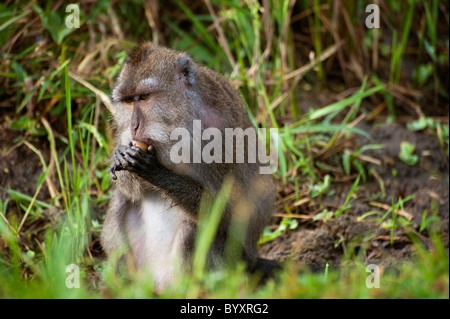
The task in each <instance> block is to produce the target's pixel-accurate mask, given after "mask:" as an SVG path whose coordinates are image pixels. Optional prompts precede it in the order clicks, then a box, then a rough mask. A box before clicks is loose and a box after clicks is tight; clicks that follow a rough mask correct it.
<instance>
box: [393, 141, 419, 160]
mask: <svg viewBox="0 0 450 319" xmlns="http://www.w3.org/2000/svg"><path fill="white" fill-rule="evenodd" d="M414 151H415V147H414V145H412V144H411V143H409V142H407V141H403V142H401V143H400V154H399V155H398V157H399V158H400V159H401V160H402V161H403V162H404V163H406V164H408V165H411V166H413V165H416V164H417V161H418V160H419V157H418V156H417V155H415V154H414Z"/></svg>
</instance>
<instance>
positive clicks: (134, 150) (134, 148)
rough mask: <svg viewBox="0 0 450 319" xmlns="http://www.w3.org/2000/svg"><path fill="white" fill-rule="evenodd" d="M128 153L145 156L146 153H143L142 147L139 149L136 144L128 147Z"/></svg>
mask: <svg viewBox="0 0 450 319" xmlns="http://www.w3.org/2000/svg"><path fill="white" fill-rule="evenodd" d="M128 153H130V154H131V155H133V156H136V155H138V154H139V155H140V156H141V157H145V156H146V154H147V153H145V152H144V151H143V150H142V149H140V148H139V147H137V146H132V147H130V148H129V149H128Z"/></svg>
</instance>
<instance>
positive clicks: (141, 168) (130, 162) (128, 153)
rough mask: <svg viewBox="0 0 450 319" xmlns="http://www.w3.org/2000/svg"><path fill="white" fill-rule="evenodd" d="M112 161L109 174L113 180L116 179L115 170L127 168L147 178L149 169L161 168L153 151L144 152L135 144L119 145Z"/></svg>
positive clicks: (149, 172)
mask: <svg viewBox="0 0 450 319" xmlns="http://www.w3.org/2000/svg"><path fill="white" fill-rule="evenodd" d="M113 161H114V163H113V165H112V167H111V169H110V170H109V174H110V175H111V178H112V179H114V180H116V179H117V176H116V174H115V172H116V171H120V170H127V171H129V172H131V173H135V174H137V175H139V176H141V177H143V178H145V179H149V175H150V174H151V171H154V170H155V169H158V168H162V166H161V164H160V163H159V162H158V160H157V159H156V156H155V154H154V153H152V152H151V153H146V152H144V151H143V150H142V149H140V148H139V147H137V146H124V145H123V146H119V147H118V148H116V150H115V151H114V155H113Z"/></svg>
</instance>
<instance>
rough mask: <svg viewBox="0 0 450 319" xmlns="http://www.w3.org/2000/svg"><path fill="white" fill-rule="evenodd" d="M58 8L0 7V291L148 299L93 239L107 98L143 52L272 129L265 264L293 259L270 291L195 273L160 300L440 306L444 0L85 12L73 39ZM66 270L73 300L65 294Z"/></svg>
mask: <svg viewBox="0 0 450 319" xmlns="http://www.w3.org/2000/svg"><path fill="white" fill-rule="evenodd" d="M371 3H375V4H377V5H379V8H380V28H379V29H369V28H367V27H366V25H365V21H366V18H367V16H368V15H369V14H370V13H367V12H365V9H366V6H367V5H368V4H371ZM68 4H69V2H66V1H6V2H2V3H1V4H0V59H1V65H0V296H2V297H10V298H11V297H12V298H23V297H32V298H36V297H50V298H54V297H63V298H65V297H147V296H149V295H151V287H150V286H149V284H148V282H150V281H149V280H141V279H142V278H132V279H129V280H131V283H130V282H129V281H127V280H124V279H123V278H119V277H117V276H116V274H115V272H114V271H113V270H112V268H111V267H110V266H109V265H107V264H106V263H105V260H104V259H105V258H104V255H103V253H102V251H101V247H100V244H99V234H100V232H101V225H102V222H103V219H104V212H105V208H106V205H107V203H108V200H109V198H110V196H111V187H110V182H109V175H108V174H107V170H108V168H109V167H108V156H109V153H110V151H111V150H112V148H113V143H112V133H111V131H110V130H109V128H108V121H109V118H110V115H109V112H108V110H107V108H106V107H105V106H107V105H108V101H109V99H108V95H109V94H110V88H111V87H112V85H113V83H114V79H115V78H116V76H117V75H118V72H119V70H120V67H121V65H122V63H123V62H124V59H125V57H126V53H127V52H128V51H129V50H131V49H132V48H133V47H134V46H135V45H136V44H137V43H138V42H139V41H143V40H153V41H156V42H158V43H160V44H163V45H166V46H169V47H171V48H174V49H178V50H184V51H187V52H188V53H189V54H190V55H191V56H192V57H193V58H194V59H196V60H197V61H199V62H201V63H203V64H205V65H206V66H208V67H211V68H213V69H214V70H216V71H217V72H219V73H222V74H224V75H225V76H227V77H228V78H229V79H230V80H231V81H232V83H233V85H235V87H236V88H237V89H238V90H239V91H240V93H241V94H242V96H243V98H244V99H245V102H246V104H247V106H248V111H249V115H250V116H251V118H252V120H253V121H254V123H255V125H257V126H261V127H277V128H279V129H280V135H279V136H278V140H279V143H280V150H279V158H280V163H279V170H278V172H277V173H276V174H275V178H276V181H277V185H278V209H277V212H276V214H275V216H274V218H273V220H272V224H271V225H270V226H269V227H268V228H267V229H266V231H265V233H264V235H263V236H262V238H261V249H260V252H261V255H263V256H265V257H267V258H271V259H277V260H279V261H286V269H285V271H284V277H283V280H282V281H281V283H279V286H274V285H270V284H269V285H268V286H266V287H264V288H255V287H253V286H250V287H249V285H248V284H247V285H246V284H245V283H243V281H242V274H236V273H235V272H233V273H232V274H230V273H227V274H226V275H225V274H223V273H219V274H217V273H214V274H203V273H202V271H201V270H202V268H201V266H199V268H198V273H199V274H200V275H199V276H194V279H192V278H191V280H188V279H186V280H184V281H183V284H180V285H179V286H178V287H177V288H173V289H172V290H170V291H169V292H167V293H166V294H163V295H162V296H163V297H186V296H187V297H222V298H230V297H266V298H267V297H270V298H271V297H284V298H292V297H313V298H317V297H318V298H320V297H356V298H367V297H402V298H405V297H406V298H407V297H445V298H448V285H449V279H448V223H449V222H448V211H449V203H448V189H449V173H448V156H449V126H448V122H449V118H448V116H449V95H448V94H449V93H448V92H449V36H448V28H449V13H448V12H449V4H448V1H437V0H430V1H418V0H410V1H406V0H405V1H385V0H376V1H375V0H374V1H373V2H372V1H343V0H338V1H320V0H297V1H295V0H290V1H288V0H285V1H271V0H263V1H252V0H247V1H238V0H229V1H225V0H224V1H218V0H204V1H200V0H192V1H137V0H136V1H112V0H111V1H104V0H103V1H79V2H78V4H79V8H80V15H81V16H80V20H81V24H80V28H78V29H69V28H67V27H66V26H65V24H64V22H65V19H66V17H67V16H68V14H69V13H66V6H67V5H68ZM70 263H75V264H77V265H80V267H81V269H82V280H83V287H82V288H81V289H78V290H70V289H67V287H66V286H65V285H64V282H65V279H66V276H67V273H66V272H65V269H66V268H65V267H66V265H68V264H70ZM370 263H375V264H377V265H379V267H381V270H382V273H383V274H385V275H383V277H382V278H383V280H382V287H381V288H380V289H378V290H371V289H368V288H367V287H366V286H365V278H366V276H367V273H366V272H365V267H364V266H365V265H367V264H370ZM302 265H312V266H315V267H317V269H321V270H320V271H319V274H317V273H316V274H309V273H308V272H306V274H304V275H300V276H299V275H298V269H299V268H301V267H302ZM349 267H350V268H349ZM352 267H353V268H352ZM348 269H353V270H352V271H350V270H348ZM354 269H357V271H355V270H354ZM272 284H273V283H272ZM280 287H282V288H280ZM280 291H282V292H281V293H280Z"/></svg>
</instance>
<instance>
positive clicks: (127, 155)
mask: <svg viewBox="0 0 450 319" xmlns="http://www.w3.org/2000/svg"><path fill="white" fill-rule="evenodd" d="M123 157H124V158H125V159H126V160H127V161H128V164H129V165H131V166H135V165H136V164H137V163H138V161H137V160H136V159H135V158H134V157H132V156H130V154H129V153H128V152H127V153H125V154H124V155H123Z"/></svg>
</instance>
